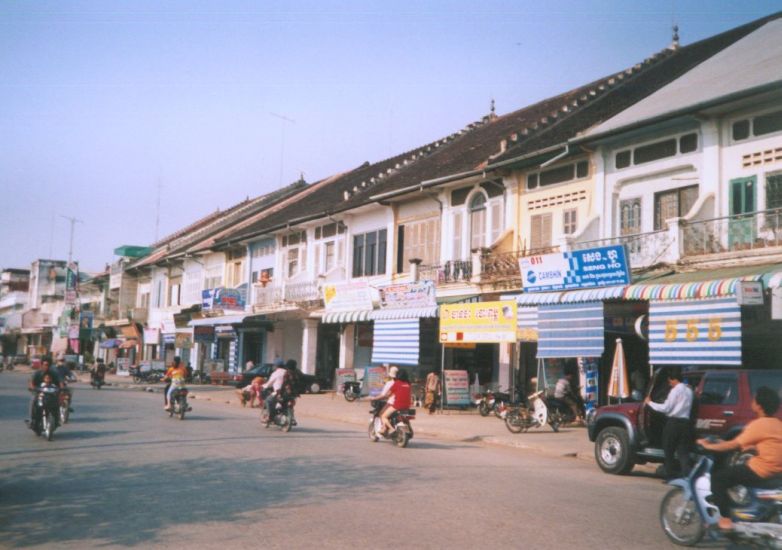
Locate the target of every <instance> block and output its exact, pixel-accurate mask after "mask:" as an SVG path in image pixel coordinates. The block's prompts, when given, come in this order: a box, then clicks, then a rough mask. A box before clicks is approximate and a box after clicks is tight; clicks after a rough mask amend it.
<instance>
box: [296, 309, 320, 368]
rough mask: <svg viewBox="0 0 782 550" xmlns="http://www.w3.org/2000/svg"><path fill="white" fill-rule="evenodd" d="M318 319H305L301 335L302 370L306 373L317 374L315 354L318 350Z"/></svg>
mask: <svg viewBox="0 0 782 550" xmlns="http://www.w3.org/2000/svg"><path fill="white" fill-rule="evenodd" d="M318 323H319V321H318V320H317V319H303V320H302V321H301V325H302V336H301V365H299V368H301V371H302V372H303V373H304V374H315V354H316V353H317V351H318Z"/></svg>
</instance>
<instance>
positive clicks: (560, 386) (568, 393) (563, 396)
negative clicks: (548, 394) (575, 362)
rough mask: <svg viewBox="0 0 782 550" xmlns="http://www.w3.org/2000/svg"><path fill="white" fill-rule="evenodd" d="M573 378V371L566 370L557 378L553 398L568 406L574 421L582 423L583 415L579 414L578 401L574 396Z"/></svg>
mask: <svg viewBox="0 0 782 550" xmlns="http://www.w3.org/2000/svg"><path fill="white" fill-rule="evenodd" d="M573 378H575V373H573V371H567V372H565V374H564V375H563V376H562V378H560V379H559V380H557V385H556V386H555V387H554V399H559V400H560V401H562V402H563V403H565V404H566V405H567V406H568V407H570V410H571V411H572V412H573V418H575V420H576V422H578V423H581V424H583V422H584V417H583V416H582V415H581V408H580V407H579V406H578V402H577V401H576V399H575V397H574V395H575V392H574V391H573V384H572V381H573Z"/></svg>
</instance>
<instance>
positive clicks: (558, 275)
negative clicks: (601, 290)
mask: <svg viewBox="0 0 782 550" xmlns="http://www.w3.org/2000/svg"><path fill="white" fill-rule="evenodd" d="M519 268H520V270H521V280H522V287H523V288H524V291H525V292H550V291H555V290H569V289H576V288H595V287H603V286H615V285H627V284H630V269H629V265H628V263H627V254H626V251H625V247H624V245H615V246H601V247H599V248H587V249H584V250H573V251H570V252H558V253H555V254H543V255H540V256H524V257H522V258H520V259H519Z"/></svg>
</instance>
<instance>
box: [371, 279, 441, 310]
mask: <svg viewBox="0 0 782 550" xmlns="http://www.w3.org/2000/svg"><path fill="white" fill-rule="evenodd" d="M379 290H380V308H381V309H401V308H424V307H434V306H436V305H437V300H436V299H435V290H434V281H418V282H415V283H400V284H396V285H387V286H381V287H380V289H379Z"/></svg>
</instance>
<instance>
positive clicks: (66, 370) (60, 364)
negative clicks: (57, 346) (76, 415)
mask: <svg viewBox="0 0 782 550" xmlns="http://www.w3.org/2000/svg"><path fill="white" fill-rule="evenodd" d="M55 368H56V369H57V374H58V375H59V376H60V381H61V382H62V389H61V390H60V391H62V392H63V393H67V394H68V398H69V403H71V404H73V392H72V391H71V389H70V388H69V387H68V381H70V380H75V379H76V378H75V376H74V375H73V372H72V371H71V368H70V367H69V366H68V364H67V363H66V362H65V359H64V358H63V357H60V358H59V359H57V366H56V367H55ZM68 410H69V411H70V412H73V407H68Z"/></svg>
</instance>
